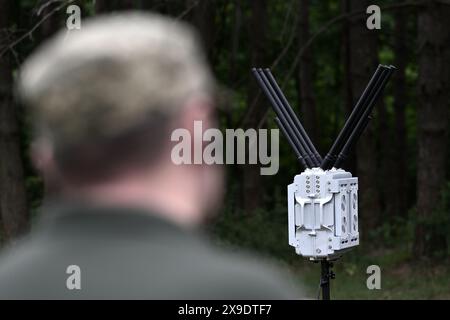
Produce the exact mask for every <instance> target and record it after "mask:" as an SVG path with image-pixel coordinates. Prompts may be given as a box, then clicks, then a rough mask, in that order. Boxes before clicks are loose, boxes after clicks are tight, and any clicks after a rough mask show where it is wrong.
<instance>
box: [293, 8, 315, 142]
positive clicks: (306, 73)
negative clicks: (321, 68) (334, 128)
mask: <svg viewBox="0 0 450 320" xmlns="http://www.w3.org/2000/svg"><path fill="white" fill-rule="evenodd" d="M308 39H309V0H300V2H299V23H298V41H299V47H300V48H302V47H303V46H304V45H305V43H306V42H307V41H308ZM313 65H314V63H313V61H312V52H311V50H310V49H307V50H305V51H304V52H303V54H302V55H301V56H300V61H299V73H298V78H299V82H300V86H299V93H300V94H299V96H300V99H299V100H300V101H299V102H300V109H301V110H302V114H303V124H304V126H305V129H306V131H307V132H308V135H309V136H310V138H311V140H312V141H314V142H317V141H318V139H317V137H318V136H319V130H318V129H319V128H318V123H317V111H316V102H315V98H314V88H313V87H314V85H313V84H314V79H313Z"/></svg>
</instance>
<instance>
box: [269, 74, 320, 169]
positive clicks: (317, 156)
mask: <svg viewBox="0 0 450 320" xmlns="http://www.w3.org/2000/svg"><path fill="white" fill-rule="evenodd" d="M264 74H265V75H266V76H267V78H268V79H269V81H270V83H271V84H272V87H273V88H274V91H275V92H276V94H277V95H278V98H279V99H280V100H281V101H282V105H283V107H284V109H285V110H286V111H287V112H288V114H289V117H290V118H291V119H292V120H293V122H294V123H295V126H296V128H297V130H298V131H299V132H300V133H301V135H302V136H303V138H304V140H305V142H306V147H307V151H308V150H309V154H310V155H311V158H312V159H313V160H314V163H315V166H316V167H318V166H319V165H320V163H321V162H322V157H321V156H320V154H319V152H317V149H316V148H315V147H314V144H313V143H312V141H311V139H310V138H309V136H308V134H307V133H306V131H305V129H304V128H303V126H302V124H301V123H300V120H299V119H298V117H297V115H296V114H295V112H294V110H293V109H292V107H291V106H290V104H289V102H288V101H287V99H286V97H285V96H284V94H283V91H281V88H280V86H279V85H278V83H277V81H276V80H275V78H274V76H273V75H272V73H271V72H270V69H269V68H266V69H264Z"/></svg>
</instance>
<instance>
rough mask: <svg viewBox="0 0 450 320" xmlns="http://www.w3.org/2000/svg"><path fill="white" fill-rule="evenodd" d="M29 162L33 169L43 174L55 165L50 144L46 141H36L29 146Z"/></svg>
mask: <svg viewBox="0 0 450 320" xmlns="http://www.w3.org/2000/svg"><path fill="white" fill-rule="evenodd" d="M30 151H31V160H32V162H33V165H34V166H35V168H36V169H37V170H38V171H40V172H42V173H44V172H47V171H49V169H51V168H50V167H51V166H54V165H55V160H54V152H53V146H52V144H51V143H50V142H49V141H48V140H46V139H38V140H35V141H33V142H32V144H31V150H30Z"/></svg>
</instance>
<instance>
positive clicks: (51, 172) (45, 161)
mask: <svg viewBox="0 0 450 320" xmlns="http://www.w3.org/2000/svg"><path fill="white" fill-rule="evenodd" d="M30 152H31V154H30V156H31V161H32V162H33V165H34V167H35V168H36V169H37V170H38V172H39V173H40V175H41V176H42V178H43V180H44V184H45V189H46V193H50V194H56V193H58V192H60V191H61V190H60V189H61V185H62V176H61V174H60V172H59V169H58V165H57V163H56V160H55V157H54V149H53V145H52V143H51V142H50V141H48V140H47V139H37V140H35V141H33V143H32V144H31V149H30Z"/></svg>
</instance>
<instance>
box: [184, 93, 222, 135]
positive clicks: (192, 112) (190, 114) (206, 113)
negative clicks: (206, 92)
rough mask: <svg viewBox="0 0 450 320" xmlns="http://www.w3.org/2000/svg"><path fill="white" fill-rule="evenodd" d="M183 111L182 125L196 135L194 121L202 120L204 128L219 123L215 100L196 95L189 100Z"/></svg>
mask: <svg viewBox="0 0 450 320" xmlns="http://www.w3.org/2000/svg"><path fill="white" fill-rule="evenodd" d="M182 110H183V111H182V112H181V119H180V120H181V125H182V127H183V128H186V129H188V130H189V131H190V133H191V136H192V137H193V135H194V131H193V130H194V121H201V122H202V128H203V130H206V129H208V128H211V127H214V126H216V125H217V121H216V119H215V110H214V105H213V102H212V101H211V100H210V99H208V98H206V97H194V98H191V99H190V100H188V102H187V103H186V104H185V105H184V107H183V109H182Z"/></svg>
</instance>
